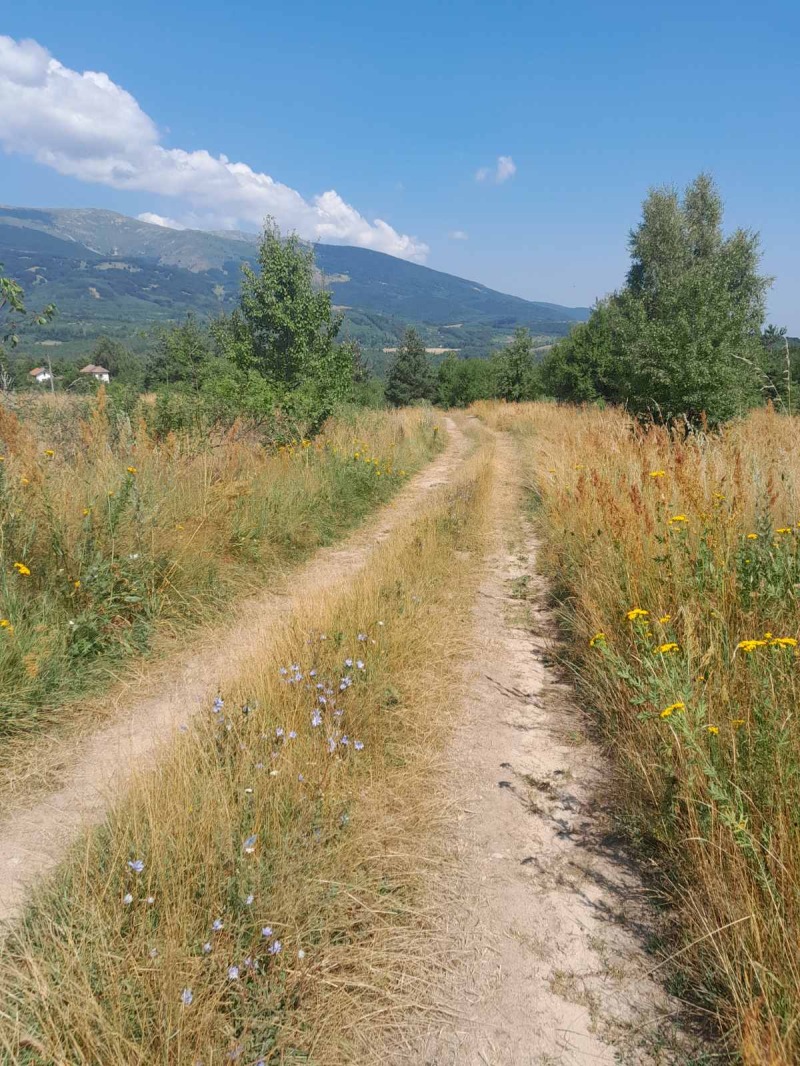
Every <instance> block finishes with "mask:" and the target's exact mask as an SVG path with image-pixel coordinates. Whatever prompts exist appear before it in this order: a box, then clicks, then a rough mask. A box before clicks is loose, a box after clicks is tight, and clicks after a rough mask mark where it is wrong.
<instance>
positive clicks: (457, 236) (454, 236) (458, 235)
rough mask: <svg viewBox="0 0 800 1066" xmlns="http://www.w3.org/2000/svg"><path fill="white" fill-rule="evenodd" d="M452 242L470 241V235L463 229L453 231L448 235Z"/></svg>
mask: <svg viewBox="0 0 800 1066" xmlns="http://www.w3.org/2000/svg"><path fill="white" fill-rule="evenodd" d="M447 236H448V237H449V238H450V240H451V241H468V240H469V234H468V233H465V232H464V230H463V229H451V230H450V232H449V233H448V234H447Z"/></svg>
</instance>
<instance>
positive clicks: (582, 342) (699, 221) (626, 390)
mask: <svg viewBox="0 0 800 1066" xmlns="http://www.w3.org/2000/svg"><path fill="white" fill-rule="evenodd" d="M629 247H630V252H631V266H630V270H629V271H628V275H627V279H626V284H625V286H624V288H623V289H622V290H621V291H620V292H616V293H613V294H612V295H611V296H610V297H608V298H607V299H605V300H602V301H600V302H599V303H598V305H597V306H596V307H595V309H594V311H593V312H592V315H591V317H590V319H589V321H588V322H587V323H586V324H585V325H583V326H578V327H576V328H575V330H573V332H572V333H571V334H570V335H569V337H567V338H566V339H565V340H564V341H562V342H560V343H559V344H558V345H556V346H555V348H554V350H553V351H552V352H551V353H550V356H549V357H548V359H547V360H546V362H545V367H544V369H543V376H544V380H545V381H546V382H547V383H548V387H552V388H554V391H555V394H556V396H557V397H559V398H561V399H570V400H583V399H589V398H595V397H602V398H604V399H609V400H614V401H617V402H623V403H626V404H627V405H628V406H629V407H630V408H631V410H633V411H634V412H635V413H636V414H638V415H642V416H647V417H651V418H654V419H657V420H660V421H668V420H670V419H673V418H679V417H680V418H683V419H686V420H687V421H688V422H690V423H697V422H699V421H702V420H707V421H709V422H710V423H712V424H714V423H718V422H721V421H724V420H725V419H728V418H731V417H732V416H733V415H735V414H737V413H739V412H740V411H742V410H744V409H745V408H746V407H747V406H748V405H750V404H752V403H754V402H756V400H757V397H758V391H759V388H760V382H759V380H758V378H759V372H758V357H759V355H760V352H761V344H760V336H761V326H762V324H763V321H764V310H765V297H766V292H767V289H768V287H769V285H770V279H768V278H765V277H762V276H761V275H759V273H758V263H759V259H760V253H759V242H758V235H757V234H754V233H750V232H747V231H745V230H741V229H740V230H737V231H736V232H735V233H733V234H731V236H729V237H725V236H724V234H723V232H722V201H721V199H720V196H719V193H718V192H717V189H716V187H715V185H714V183H713V181H712V180H711V178H710V177H709V176H708V175H706V174H701V175H700V176H699V177H697V178H696V179H695V180H694V181H693V182H692V183H691V184H690V185H689V186H688V188H687V189H686V191H685V193H684V195H683V198H682V199H681V198H680V197H679V195H678V193H677V192H676V191H675V190H674V189H672V188H661V189H654V190H653V191H651V192H650V194H649V195H648V197H647V199H646V200H645V201H644V204H643V207H642V220H641V222H640V223H639V225H638V226H637V227H636V229H635V230H633V232H632V233H631V234H630V239H629Z"/></svg>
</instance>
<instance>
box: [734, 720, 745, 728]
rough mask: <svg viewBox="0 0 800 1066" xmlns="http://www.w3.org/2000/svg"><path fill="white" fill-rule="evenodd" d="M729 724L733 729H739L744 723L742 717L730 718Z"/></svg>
mask: <svg viewBox="0 0 800 1066" xmlns="http://www.w3.org/2000/svg"><path fill="white" fill-rule="evenodd" d="M731 725H732V726H733V728H734V729H741V728H742V726H743V725H744V718H731Z"/></svg>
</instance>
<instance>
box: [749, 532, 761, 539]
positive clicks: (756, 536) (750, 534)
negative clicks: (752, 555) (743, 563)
mask: <svg viewBox="0 0 800 1066" xmlns="http://www.w3.org/2000/svg"><path fill="white" fill-rule="evenodd" d="M747 539H748V540H758V533H748V534H747Z"/></svg>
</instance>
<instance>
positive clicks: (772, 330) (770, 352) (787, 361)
mask: <svg viewBox="0 0 800 1066" xmlns="http://www.w3.org/2000/svg"><path fill="white" fill-rule="evenodd" d="M761 344H762V348H763V350H762V353H761V358H760V361H759V367H760V370H761V373H762V375H763V381H762V385H761V391H762V393H763V394H764V397H765V399H767V400H769V401H771V402H772V403H774V404H775V405H776V406H778V407H780V408H782V409H783V410H785V411H786V412H787V413H790V414H791V413H794V412H796V411H797V410H798V400H800V396H798V394H797V382H798V377H800V344H798V342H797V340H796V339H790V338H789V337H787V336H786V327H785V326H784V327H782V328H780V329H778V327H777V326H773V325H770V326H767V328H766V329H765V330H764V332H763V334H762V336H761Z"/></svg>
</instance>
